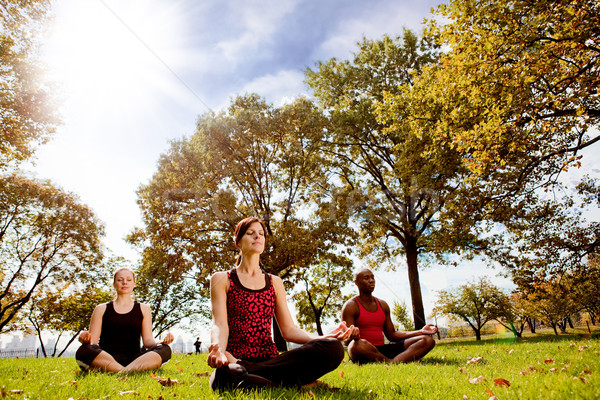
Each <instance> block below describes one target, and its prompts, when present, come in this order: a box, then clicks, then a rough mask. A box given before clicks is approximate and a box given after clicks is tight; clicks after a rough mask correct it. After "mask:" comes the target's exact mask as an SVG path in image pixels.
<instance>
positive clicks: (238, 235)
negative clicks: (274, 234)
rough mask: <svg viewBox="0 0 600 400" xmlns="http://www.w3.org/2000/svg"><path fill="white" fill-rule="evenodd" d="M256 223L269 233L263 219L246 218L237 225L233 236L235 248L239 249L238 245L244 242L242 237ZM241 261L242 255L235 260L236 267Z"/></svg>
mask: <svg viewBox="0 0 600 400" xmlns="http://www.w3.org/2000/svg"><path fill="white" fill-rule="evenodd" d="M255 222H258V223H259V224H260V225H261V226H262V228H263V231H265V232H266V231H267V227H266V226H265V223H264V221H263V220H262V219H259V218H256V217H248V218H244V219H243V220H241V221H240V222H238V223H237V225H236V226H235V231H234V234H233V241H234V242H235V247H236V248H237V249H239V247H238V243H239V242H240V240H242V237H243V236H244V235H245V234H246V231H247V230H248V228H250V225H252V224H253V223H255ZM241 261H242V257H241V254H238V256H237V257H236V259H235V265H239V263H240V262H241Z"/></svg>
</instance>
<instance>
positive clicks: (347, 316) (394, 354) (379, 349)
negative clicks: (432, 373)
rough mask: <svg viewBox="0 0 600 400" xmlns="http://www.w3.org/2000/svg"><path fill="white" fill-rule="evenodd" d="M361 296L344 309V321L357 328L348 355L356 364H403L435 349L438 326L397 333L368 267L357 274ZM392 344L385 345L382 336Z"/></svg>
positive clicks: (349, 302)
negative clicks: (376, 291)
mask: <svg viewBox="0 0 600 400" xmlns="http://www.w3.org/2000/svg"><path fill="white" fill-rule="evenodd" d="M354 283H355V284H356V286H357V287H358V293H359V294H358V296H355V297H353V298H352V299H350V300H348V301H347V302H346V304H344V307H343V308H342V321H343V322H345V323H346V324H347V325H354V326H355V327H356V328H355V329H354V330H353V331H352V333H351V335H350V339H349V341H350V343H349V345H348V355H349V357H350V359H351V360H352V361H353V362H356V363H359V364H362V363H369V362H390V363H404V362H410V361H415V360H418V359H420V358H421V357H423V356H424V355H425V354H427V353H428V352H429V351H431V349H433V347H434V346H435V340H434V339H433V338H432V337H431V335H433V334H435V333H436V332H437V326H435V325H432V324H430V325H427V326H425V327H424V328H423V329H421V330H418V331H412V332H403V331H397V330H396V329H395V328H394V324H393V323H392V319H391V318H390V307H389V306H388V305H387V303H386V302H385V301H383V300H381V299H378V298H377V297H375V296H373V290H375V276H374V275H373V272H371V270H369V269H367V268H365V269H362V270H360V271H358V272H356V273H355V274H354ZM384 334H385V336H386V337H387V338H388V340H389V341H390V343H389V344H385V343H384V340H383V335H384Z"/></svg>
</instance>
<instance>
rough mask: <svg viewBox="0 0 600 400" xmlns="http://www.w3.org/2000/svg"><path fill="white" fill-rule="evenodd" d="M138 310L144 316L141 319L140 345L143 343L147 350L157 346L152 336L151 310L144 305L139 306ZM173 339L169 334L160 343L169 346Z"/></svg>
mask: <svg viewBox="0 0 600 400" xmlns="http://www.w3.org/2000/svg"><path fill="white" fill-rule="evenodd" d="M140 308H141V309H142V315H143V316H144V319H142V343H144V347H145V348H147V349H149V348H150V347H152V346H155V345H157V344H158V342H157V341H156V340H155V339H154V337H153V336H152V310H150V306H149V305H146V304H140ZM173 339H174V337H173V334H172V333H170V332H169V333H167V334H166V335H165V338H164V339H163V340H162V341H161V342H160V343H163V344H170V343H172V342H173Z"/></svg>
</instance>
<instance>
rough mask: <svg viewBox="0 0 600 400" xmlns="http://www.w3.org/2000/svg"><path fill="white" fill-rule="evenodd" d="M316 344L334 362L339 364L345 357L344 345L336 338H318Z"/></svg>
mask: <svg viewBox="0 0 600 400" xmlns="http://www.w3.org/2000/svg"><path fill="white" fill-rule="evenodd" d="M315 346H317V347H318V348H319V349H320V350H321V351H322V352H323V353H324V354H326V355H327V357H328V359H330V360H331V362H332V363H337V364H338V365H339V363H341V362H342V360H343V359H344V346H343V345H342V343H341V342H340V341H339V340H337V339H335V338H322V339H317V340H316V343H315Z"/></svg>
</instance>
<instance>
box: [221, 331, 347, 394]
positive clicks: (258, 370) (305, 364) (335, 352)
mask: <svg viewBox="0 0 600 400" xmlns="http://www.w3.org/2000/svg"><path fill="white" fill-rule="evenodd" d="M343 359H344V346H342V344H341V343H340V341H339V340H337V339H333V338H322V339H315V340H312V341H310V342H308V343H306V344H304V345H302V346H301V347H298V348H295V349H293V350H289V351H286V352H284V353H281V354H280V355H278V356H277V357H275V358H271V359H268V360H265V361H247V360H239V361H238V362H237V364H238V365H240V366H241V367H243V369H244V370H245V371H243V375H246V373H247V374H248V375H247V377H242V376H240V375H239V374H240V372H239V370H238V371H236V372H234V370H233V368H231V370H230V369H229V368H227V367H225V368H223V369H224V370H226V371H223V375H221V377H220V380H234V381H238V380H251V379H252V376H259V377H262V378H265V379H267V380H268V381H270V384H268V385H266V386H271V384H272V386H286V387H293V386H301V385H306V384H308V383H311V382H314V381H315V380H317V379H318V378H320V377H321V376H323V375H325V374H326V373H328V372H331V371H333V370H334V369H336V368H337V367H338V366H339V365H340V363H341V362H342V360H343ZM229 371H230V372H229ZM225 375H227V377H226V376H225ZM234 375H235V376H234ZM224 383H225V382H223V381H221V382H220V384H221V385H222V384H224ZM229 383H230V384H233V386H234V387H235V385H236V383H235V382H231V381H230V382H229ZM261 385H264V383H262V384H261ZM213 389H216V387H213Z"/></svg>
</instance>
